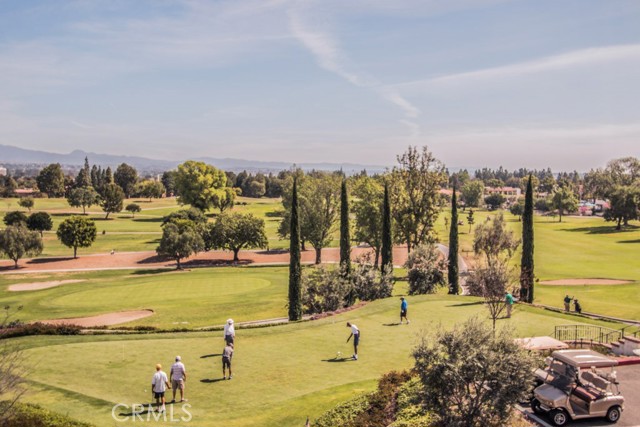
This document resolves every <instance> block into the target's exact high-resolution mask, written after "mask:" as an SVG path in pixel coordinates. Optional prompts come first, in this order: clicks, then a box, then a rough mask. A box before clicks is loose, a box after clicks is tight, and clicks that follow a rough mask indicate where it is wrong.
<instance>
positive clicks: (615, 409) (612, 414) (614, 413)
mask: <svg viewBox="0 0 640 427" xmlns="http://www.w3.org/2000/svg"><path fill="white" fill-rule="evenodd" d="M620 412H621V411H620V407H619V406H612V407H611V408H609V410H608V411H607V421H609V422H610V423H617V422H618V420H619V419H620V415H621V413H620Z"/></svg>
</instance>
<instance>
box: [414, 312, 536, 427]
mask: <svg viewBox="0 0 640 427" xmlns="http://www.w3.org/2000/svg"><path fill="white" fill-rule="evenodd" d="M413 357H414V359H415V372H417V373H418V375H419V376H420V382H421V383H422V387H423V392H422V393H421V394H420V396H421V398H422V399H423V402H422V403H423V404H424V406H425V408H426V409H427V410H428V411H432V412H433V413H435V414H437V415H438V417H439V422H438V423H437V425H446V426H460V427H501V426H506V425H511V423H510V422H509V419H510V417H511V416H512V414H513V412H514V411H513V407H514V406H515V405H516V403H518V402H520V401H522V400H526V399H527V395H528V394H529V393H530V389H531V387H532V385H533V384H532V380H533V375H531V372H532V371H533V369H534V367H535V362H534V359H533V356H531V355H530V354H529V353H527V351H526V350H524V349H523V348H522V347H520V346H519V345H518V344H517V343H516V342H515V341H514V339H513V337H512V336H511V334H510V333H509V331H507V330H503V331H501V332H500V333H499V334H498V335H497V336H495V334H494V332H493V331H492V330H491V328H489V327H487V326H486V325H485V324H484V323H483V322H481V321H480V320H479V319H477V318H471V319H468V320H467V321H466V322H464V323H463V324H460V325H457V326H455V327H454V328H453V329H452V330H449V331H445V330H442V329H441V330H439V331H438V332H437V333H436V334H435V337H428V338H427V337H423V338H422V340H421V341H420V343H419V344H418V346H417V347H416V349H415V350H414V351H413Z"/></svg>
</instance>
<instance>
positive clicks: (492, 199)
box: [484, 193, 506, 210]
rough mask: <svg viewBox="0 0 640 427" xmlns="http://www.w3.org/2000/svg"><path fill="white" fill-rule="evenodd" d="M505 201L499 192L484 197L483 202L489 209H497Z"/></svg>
mask: <svg viewBox="0 0 640 427" xmlns="http://www.w3.org/2000/svg"><path fill="white" fill-rule="evenodd" d="M505 201H506V199H505V198H504V196H503V195H502V194H500V193H493V194H490V195H488V196H487V197H485V198H484V202H485V203H486V204H487V205H489V208H490V209H491V210H496V209H499V208H500V206H502V204H503V203H504V202H505Z"/></svg>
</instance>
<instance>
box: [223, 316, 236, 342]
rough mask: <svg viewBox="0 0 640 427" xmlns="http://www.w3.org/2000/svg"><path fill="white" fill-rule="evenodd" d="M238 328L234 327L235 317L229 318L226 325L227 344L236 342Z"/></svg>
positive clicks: (225, 336) (225, 337)
mask: <svg viewBox="0 0 640 427" xmlns="http://www.w3.org/2000/svg"><path fill="white" fill-rule="evenodd" d="M235 337H236V329H235V328H234V327H233V319H227V323H225V325H224V342H225V344H235V343H234V340H235Z"/></svg>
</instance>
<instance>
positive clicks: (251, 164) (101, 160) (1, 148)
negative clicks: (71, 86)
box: [0, 144, 386, 175]
mask: <svg viewBox="0 0 640 427" xmlns="http://www.w3.org/2000/svg"><path fill="white" fill-rule="evenodd" d="M85 157H87V158H88V159H89V163H90V164H92V165H94V164H95V165H100V166H103V167H107V166H111V167H112V168H115V167H117V166H118V165H119V164H121V163H127V164H128V165H131V166H133V167H135V168H136V169H138V170H139V171H141V172H142V171H146V172H163V171H166V170H170V169H174V168H175V167H177V166H178V165H179V164H180V163H182V162H184V161H185V160H197V161H202V162H205V163H208V164H211V165H213V166H215V167H217V168H219V169H223V170H226V171H233V172H242V171H243V170H246V171H247V172H278V171H281V170H283V169H288V168H290V167H291V166H292V164H291V163H287V162H266V161H260V160H245V159H231V158H223V159H217V158H213V157H199V158H190V159H181V160H159V159H149V158H146V157H136V156H116V155H112V154H99V153H91V152H86V151H82V150H74V151H72V152H71V153H69V154H60V153H51V152H47V151H38V150H27V149H24V148H19V147H14V146H11V145H2V144H0V165H4V166H7V165H12V164H22V165H24V164H42V165H47V164H49V163H60V164H61V165H67V166H76V167H77V166H82V165H83V164H84V159H85ZM296 166H298V167H300V168H302V169H304V170H311V169H316V170H329V171H333V170H340V169H342V170H343V171H344V172H345V173H346V174H348V175H350V174H354V173H357V172H360V171H361V170H363V169H366V170H367V171H368V172H382V171H384V170H385V169H386V167H385V166H380V165H364V164H355V163H298V164H296Z"/></svg>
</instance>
